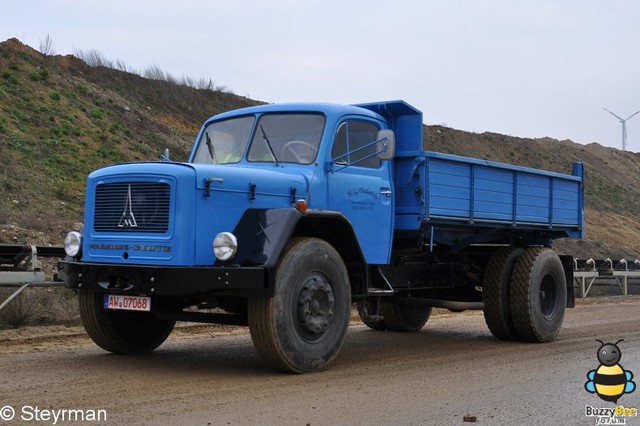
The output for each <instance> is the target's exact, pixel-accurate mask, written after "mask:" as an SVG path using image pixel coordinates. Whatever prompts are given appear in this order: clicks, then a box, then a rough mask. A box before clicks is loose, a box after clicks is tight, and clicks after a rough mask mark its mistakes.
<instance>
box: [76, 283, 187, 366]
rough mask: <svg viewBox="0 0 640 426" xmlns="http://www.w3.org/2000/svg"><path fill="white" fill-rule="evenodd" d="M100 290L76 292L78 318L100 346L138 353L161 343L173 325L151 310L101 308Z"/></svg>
mask: <svg viewBox="0 0 640 426" xmlns="http://www.w3.org/2000/svg"><path fill="white" fill-rule="evenodd" d="M103 297H104V294H103V293H96V292H93V291H87V290H82V291H80V292H79V293H78V306H79V308H80V318H81V319H82V324H83V325H84V328H85V330H86V331H87V334H89V337H91V339H92V340H93V341H94V342H95V343H96V345H98V346H100V347H101V348H102V349H104V350H106V351H109V352H113V353H117V354H140V353H147V352H151V351H153V350H154V349H155V348H157V347H158V346H160V345H161V344H162V343H163V342H164V341H165V340H167V337H169V334H171V331H172V330H173V327H174V325H175V321H173V320H163V319H158V318H156V317H155V316H154V315H153V313H151V312H132V311H118V310H111V309H104V307H103Z"/></svg>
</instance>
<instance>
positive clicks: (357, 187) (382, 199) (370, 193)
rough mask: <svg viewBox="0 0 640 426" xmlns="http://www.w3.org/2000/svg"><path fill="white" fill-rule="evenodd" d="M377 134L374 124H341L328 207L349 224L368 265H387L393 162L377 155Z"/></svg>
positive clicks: (334, 150)
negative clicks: (337, 212) (338, 213)
mask: <svg viewBox="0 0 640 426" xmlns="http://www.w3.org/2000/svg"><path fill="white" fill-rule="evenodd" d="M379 130H380V127H379V126H378V124H377V123H376V122H373V121H366V120H363V119H359V118H353V119H345V120H343V121H342V122H341V123H340V124H339V125H338V128H337V130H336V132H335V135H334V140H333V147H332V149H331V164H330V167H329V173H328V175H327V184H328V207H329V209H331V210H337V211H340V212H342V214H343V215H344V216H346V218H347V219H348V220H349V222H351V226H352V227H353V229H354V231H355V233H356V237H357V239H358V242H359V243H360V248H361V250H362V253H363V254H364V256H365V259H366V260H367V262H368V263H369V264H385V263H388V262H389V257H390V253H391V241H392V238H393V204H394V203H393V198H394V195H393V184H392V180H391V176H392V170H391V168H392V162H391V161H390V160H381V159H380V158H379V157H378V155H377V147H376V143H375V141H376V140H377V137H378V131H379Z"/></svg>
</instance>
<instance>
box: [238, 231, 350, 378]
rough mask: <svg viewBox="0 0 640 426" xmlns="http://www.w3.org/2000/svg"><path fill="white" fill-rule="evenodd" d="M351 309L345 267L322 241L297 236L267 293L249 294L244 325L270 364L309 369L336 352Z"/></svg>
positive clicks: (324, 364) (318, 367)
mask: <svg viewBox="0 0 640 426" xmlns="http://www.w3.org/2000/svg"><path fill="white" fill-rule="evenodd" d="M350 313H351V289H350V286H349V277H348V274H347V269H346V267H345V266H344V263H343V262H342V259H341V257H340V255H339V254H338V252H337V251H336V250H335V249H334V248H333V247H332V246H331V245H330V244H328V243H327V242H326V241H323V240H320V239H316V238H296V239H293V240H292V241H291V242H290V243H289V244H288V246H287V247H286V248H285V250H284V253H283V255H282V258H281V260H280V262H279V264H278V266H277V270H276V289H275V294H274V296H273V297H271V298H266V299H265V298H251V299H249V316H248V317H249V318H248V319H249V330H250V332H251V339H252V340H253V344H254V345H255V347H256V350H257V351H258V353H259V354H260V356H261V357H262V358H263V359H264V360H265V361H266V362H267V363H269V364H270V365H271V366H273V367H274V368H276V369H278V370H281V371H286V372H292V373H308V372H312V371H318V370H322V369H324V368H326V367H327V366H328V365H329V364H330V363H331V362H332V361H333V360H334V358H335V357H336V356H337V355H338V352H339V351H340V348H341V347H342V343H343V341H344V337H345V334H346V332H347V328H348V326H349V318H350Z"/></svg>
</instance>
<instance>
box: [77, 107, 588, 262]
mask: <svg viewBox="0 0 640 426" xmlns="http://www.w3.org/2000/svg"><path fill="white" fill-rule="evenodd" d="M287 114H294V116H293V117H292V118H291V120H296V119H299V120H303V121H304V123H303V124H301V125H300V126H298V127H295V128H294V129H293V130H291V131H289V132H288V133H290V135H289V134H288V133H287V131H280V130H281V129H278V127H277V122H278V120H280V119H282V118H283V117H285V116H286V115H287ZM238 117H243V118H244V119H243V120H241V121H242V126H244V127H242V128H240V127H238V131H236V132H235V133H234V135H235V136H236V139H235V142H234V143H235V145H234V146H233V148H229V146H230V145H228V143H227V141H226V140H225V137H226V136H225V137H222V136H221V135H222V133H224V132H222V131H214V130H211V131H209V130H208V129H214V128H216V127H215V126H216V125H218V126H219V123H222V122H224V123H231V122H229V121H227V120H233V119H236V118H238ZM264 117H268V118H264ZM347 121H348V122H349V125H348V126H347V127H344V126H345V124H344V123H345V122H347ZM216 123H218V124H216ZM291 123H294V121H291ZM210 125H213V126H214V127H209V126H210ZM318 126H319V127H318ZM219 127H220V126H219ZM228 127H230V126H228ZM372 128H376V129H381V130H382V129H391V130H393V131H394V132H395V137H396V147H395V157H394V158H393V159H392V160H382V161H379V160H377V157H375V156H374V157H373V158H370V159H365V160H358V159H357V158H360V157H362V155H361V153H359V152H348V154H347V156H346V157H344V158H342V159H336V149H334V143H335V144H337V143H338V142H336V140H337V136H336V135H337V134H339V133H340V132H341V131H344V132H345V134H347V135H348V136H347V138H346V144H347V146H348V147H351V146H352V145H355V144H356V143H360V142H361V141H360V142H358V139H359V138H361V139H362V138H368V137H369V136H368V134H367V131H368V130H370V129H372ZM225 129H226V128H225ZM345 129H346V130H345ZM209 133H211V135H209ZM293 133H296V135H293ZM208 135H209V136H210V138H211V139H212V142H211V143H212V145H215V144H219V145H218V146H216V147H215V149H214V150H213V152H212V151H211V149H209V151H206V150H205V149H204V148H203V147H204V144H205V143H206V140H207V137H208ZM238 135H240V136H238ZM227 136H228V135H227ZM289 136H290V137H291V138H294V137H295V138H296V139H292V140H295V142H293V143H292V144H289V145H287V144H288V143H289V142H291V141H286V140H285V139H286V138H287V137H289ZM238 137H241V138H244V140H243V141H241V142H238ZM316 138H317V139H316ZM266 140H269V143H271V145H273V146H274V147H273V148H275V149H274V154H275V156H276V157H280V158H277V161H274V158H272V154H270V152H269V149H268V148H269V147H268V146H267V145H268V143H267V142H266ZM309 141H311V142H309ZM316 141H317V143H316ZM374 141H375V138H372V139H371V141H370V142H374ZM349 149H350V148H347V151H348V150H349ZM368 149H369V148H367V149H365V150H364V151H367V150H368ZM216 150H217V151H216ZM227 151H228V152H227ZM232 151H234V152H232ZM276 151H277V152H276ZM290 151H296V152H297V154H295V155H298V157H295V159H294V160H291V158H289V157H288V156H290V155H294V154H292V152H290ZM364 151H362V152H364ZM208 156H210V157H211V159H209V160H208V161H210V162H220V163H224V164H209V163H208V162H207V161H204V160H202V159H203V158H205V159H208V158H209V157H208ZM214 157H215V159H214ZM223 157H224V158H223ZM287 158H288V159H287ZM292 158H294V157H292ZM345 158H348V159H347V160H345ZM359 161H360V162H359ZM574 169H575V170H574V174H573V175H565V174H559V173H552V172H545V171H540V170H534V169H529V168H524V167H516V166H510V165H505V164H498V163H492V162H488V161H482V160H477V159H471V158H464V157H459V156H454V155H445V154H440V153H434V152H426V151H424V150H423V141H422V113H421V112H420V111H418V110H416V109H414V108H413V107H411V106H410V105H408V104H406V103H404V102H402V101H392V102H383V103H374V104H364V105H359V106H344V105H333V104H316V103H310V104H288V105H265V106H257V107H251V108H246V109H242V110H237V111H230V112H227V113H224V114H220V115H218V116H215V117H212V118H210V119H209V120H208V121H207V122H206V123H205V124H204V126H203V127H202V129H201V131H200V132H199V134H198V136H197V138H196V144H195V145H194V148H193V150H192V152H191V154H190V158H189V160H188V161H187V162H185V163H171V162H162V163H135V164H122V165H115V166H110V167H106V168H103V169H101V170H98V171H96V172H94V173H92V174H91V175H90V176H89V178H88V182H87V203H86V213H85V231H84V237H85V238H84V243H83V244H84V245H83V257H82V261H84V262H95V263H106V264H130V265H170V266H207V265H214V264H216V260H215V258H214V256H213V252H212V249H211V243H212V240H213V238H214V237H215V236H216V234H218V233H219V232H222V231H234V230H236V231H237V229H238V227H239V226H242V224H241V223H240V220H241V218H242V216H243V214H244V213H245V211H246V210H247V209H256V210H269V209H294V208H295V207H294V205H295V201H297V200H299V199H305V200H306V201H307V204H308V207H309V213H308V214H319V215H321V214H324V213H328V212H335V213H336V214H338V215H341V216H343V217H344V218H345V219H346V221H348V223H349V224H350V226H351V228H352V229H353V232H354V234H355V236H356V238H357V241H358V245H359V247H360V250H361V252H362V255H363V257H364V259H365V260H366V263H367V264H373V265H375V264H387V263H389V261H390V258H391V253H392V250H393V246H394V239H396V238H419V239H424V240H426V241H427V242H429V243H430V244H432V245H433V244H444V245H451V246H455V245H456V244H461V243H460V242H461V241H468V242H469V243H474V242H491V243H509V242H510V241H511V240H512V239H513V238H514V236H517V237H518V238H529V237H530V238H531V241H532V243H539V242H542V243H543V244H544V243H546V242H548V241H551V240H552V239H554V238H559V237H565V236H568V237H572V238H580V237H581V236H582V232H583V222H584V218H583V195H582V194H583V185H582V167H581V165H580V164H578V165H576V166H575V167H574ZM148 182H151V183H152V184H153V186H152V189H151V191H152V192H151V195H145V193H144V191H146V190H148V188H147V186H145V185H146V183H148ZM100 191H102V192H101V194H104V195H100V197H102V198H101V199H100V200H101V201H100V203H102V204H100V205H99V206H98V210H99V211H97V210H96V206H97V205H98V204H96V196H97V193H98V192H100ZM129 193H130V194H131V195H128V194H129ZM159 200H160V201H159ZM102 215H104V216H102ZM133 225H136V226H133ZM145 230H146V231H145ZM489 235H490V237H489ZM476 236H478V237H476ZM271 238H273V237H271ZM246 243H247V242H244V241H239V244H241V245H242V244H246Z"/></svg>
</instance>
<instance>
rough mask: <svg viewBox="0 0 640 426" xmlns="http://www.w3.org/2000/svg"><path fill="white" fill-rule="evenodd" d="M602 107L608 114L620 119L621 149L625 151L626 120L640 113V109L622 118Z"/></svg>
mask: <svg viewBox="0 0 640 426" xmlns="http://www.w3.org/2000/svg"><path fill="white" fill-rule="evenodd" d="M602 109H604V110H605V111H607V112H608V113H609V114H611V115H613V116H614V117H615V118H617V119H618V120H620V123H622V150H623V151H626V150H627V121H628V120H629V119H630V118H631V117H633V116H634V115H636V114H638V113H640V111H636V112H634V113H633V114H631V115H630V116H628V117H627V118H622V117H620V116H619V115H616V114H614V113H612V112H611V111H609V110H608V109H606V108H605V107H602Z"/></svg>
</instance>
